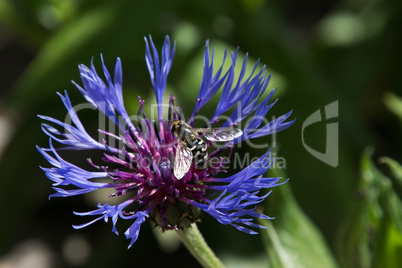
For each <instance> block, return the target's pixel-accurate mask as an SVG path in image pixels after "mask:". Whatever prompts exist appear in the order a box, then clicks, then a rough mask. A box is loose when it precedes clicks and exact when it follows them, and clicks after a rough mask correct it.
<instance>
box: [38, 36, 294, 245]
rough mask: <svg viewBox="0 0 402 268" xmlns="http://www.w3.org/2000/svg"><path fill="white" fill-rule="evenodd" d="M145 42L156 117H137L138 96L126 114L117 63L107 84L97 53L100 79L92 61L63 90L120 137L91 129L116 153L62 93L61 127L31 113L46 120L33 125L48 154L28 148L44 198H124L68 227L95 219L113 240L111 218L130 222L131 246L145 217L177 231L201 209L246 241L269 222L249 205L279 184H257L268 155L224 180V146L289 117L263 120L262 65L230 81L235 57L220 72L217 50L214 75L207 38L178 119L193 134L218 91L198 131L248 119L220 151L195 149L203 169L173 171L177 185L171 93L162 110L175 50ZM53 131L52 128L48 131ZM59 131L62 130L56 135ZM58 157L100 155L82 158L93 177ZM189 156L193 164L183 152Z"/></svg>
mask: <svg viewBox="0 0 402 268" xmlns="http://www.w3.org/2000/svg"><path fill="white" fill-rule="evenodd" d="M145 43H146V49H145V60H146V65H147V67H148V70H149V74H150V78H151V83H152V86H153V88H154V91H155V95H156V102H157V105H158V113H157V118H156V120H150V119H148V118H147V116H146V114H145V111H144V100H142V99H141V98H140V97H139V105H140V108H139V111H138V114H137V116H136V118H135V119H136V120H132V118H131V117H129V115H128V113H127V111H126V109H125V107H124V103H123V93H122V66H121V61H120V59H119V58H118V59H117V61H116V65H115V69H114V75H113V78H112V76H111V75H110V73H109V71H108V70H107V68H106V66H105V64H104V61H103V58H102V56H101V61H102V70H103V74H104V79H102V78H101V77H100V76H99V75H98V74H97V72H96V69H95V66H94V64H93V61H92V62H91V65H90V67H87V66H85V65H79V72H80V76H81V79H82V85H83V86H80V85H78V84H77V83H75V82H73V83H74V85H75V86H76V87H77V89H78V90H79V91H80V92H81V93H82V95H83V96H84V97H85V99H86V101H87V102H88V103H90V104H91V105H92V106H93V107H95V108H96V109H98V110H99V111H101V112H102V113H103V114H104V115H106V116H107V117H108V118H109V119H110V120H111V121H112V122H113V123H114V124H115V125H116V126H117V127H118V129H119V131H120V134H114V133H110V132H107V131H105V130H101V129H100V130H99V132H100V133H103V134H104V135H106V136H107V137H108V138H109V139H115V141H116V142H115V143H117V144H118V146H114V145H112V144H111V142H107V141H106V140H105V139H104V140H102V141H98V140H96V139H94V138H93V137H91V136H90V135H89V134H88V132H87V131H86V129H85V127H84V125H83V124H82V122H81V121H80V119H79V117H78V115H77V112H76V111H75V109H74V107H73V105H72V103H71V101H70V98H69V96H68V94H67V92H66V91H65V92H64V94H60V93H58V95H59V96H60V98H61V100H62V102H63V104H64V106H65V108H66V109H67V111H68V115H69V118H70V119H71V122H62V121H60V120H57V119H54V118H52V117H48V116H42V115H40V116H39V117H40V118H41V119H43V120H45V121H47V122H48V123H43V124H42V129H43V131H44V132H45V133H46V134H47V135H48V136H49V137H50V138H49V140H50V142H49V148H40V147H38V150H39V152H40V153H41V154H42V155H43V156H44V157H45V158H46V160H47V161H48V162H49V163H50V164H51V165H52V167H50V168H45V167H42V169H43V171H44V172H45V173H46V175H47V177H48V178H49V179H50V180H52V181H53V182H54V183H53V186H54V187H53V189H54V190H55V191H56V192H55V193H54V194H51V195H50V197H70V196H75V195H81V194H85V193H89V192H92V191H96V190H99V189H104V188H110V189H112V191H113V192H112V193H111V194H110V195H109V197H111V198H113V197H116V196H122V195H124V196H126V197H127V198H126V199H125V200H124V201H123V202H121V203H120V204H118V205H109V204H107V203H106V204H101V203H99V204H98V207H97V209H95V210H92V211H89V212H74V213H75V214H76V215H80V216H92V217H93V220H91V221H89V222H87V223H85V224H82V225H73V227H74V228H76V229H80V228H83V227H86V226H88V225H90V224H92V223H94V222H96V221H99V220H101V219H104V220H105V221H107V220H108V219H109V218H111V220H112V223H113V228H112V231H113V232H115V233H116V234H118V231H117V228H116V223H117V221H118V220H119V219H123V220H130V221H132V225H131V226H130V227H129V228H128V229H127V230H126V231H125V235H126V237H127V239H131V241H130V243H129V247H131V246H132V245H133V243H134V242H135V241H136V240H137V238H138V235H139V232H140V227H141V224H142V223H143V222H144V221H145V220H146V219H147V218H149V219H150V220H152V221H153V222H154V223H155V224H156V225H157V226H160V227H161V228H162V230H169V229H174V230H180V229H185V228H187V227H188V226H190V225H191V224H192V223H194V222H196V221H199V219H200V214H201V212H206V213H207V214H209V215H211V216H212V217H214V218H215V219H216V220H217V221H218V222H220V223H222V224H230V225H232V226H233V227H235V228H237V229H238V230H240V231H242V232H246V233H249V234H256V232H255V231H254V230H252V228H263V226H261V225H259V224H256V223H253V222H252V221H253V219H254V218H261V219H270V218H269V217H268V216H266V215H264V214H261V213H258V212H256V211H255V209H256V205H257V204H259V203H260V202H262V201H263V200H264V199H265V198H266V197H267V196H268V195H269V193H270V192H268V193H266V194H261V193H260V192H261V191H262V190H263V189H267V188H272V187H275V186H277V185H279V184H281V183H279V180H280V178H269V177H264V174H265V173H266V171H267V170H268V169H269V168H270V167H271V166H272V164H273V161H274V159H273V157H271V155H272V154H271V150H272V149H270V150H268V151H267V152H266V153H265V154H264V155H262V156H261V157H259V158H258V159H257V160H255V161H253V162H252V163H250V164H249V165H248V166H247V167H245V168H244V169H242V170H241V171H239V172H237V173H235V174H233V175H231V176H226V177H225V172H226V169H225V166H226V161H228V159H230V157H231V152H232V148H233V146H234V145H236V144H239V143H240V142H244V141H246V140H249V139H254V138H259V137H264V136H267V135H271V134H273V133H276V132H279V131H282V130H284V129H286V128H288V127H289V126H290V125H292V124H293V123H294V120H291V121H286V120H287V119H288V118H289V116H290V115H291V113H292V111H290V112H288V113H286V114H284V115H282V116H280V117H278V118H276V119H273V120H271V121H269V122H267V121H266V119H265V118H266V114H267V112H268V111H269V110H270V109H271V108H272V106H273V105H274V104H275V103H276V100H275V101H273V102H272V103H270V100H271V98H272V96H273V94H274V92H275V90H276V89H274V90H272V91H271V92H269V93H268V94H264V93H266V89H267V86H268V83H269V80H270V75H268V74H267V72H266V71H265V66H264V67H262V68H260V69H259V68H258V65H259V61H257V63H256V64H255V66H254V68H253V70H252V71H251V74H250V75H249V76H247V77H246V75H245V73H246V63H247V55H246V56H245V58H244V60H243V63H242V65H241V71H240V73H239V74H238V75H236V74H235V65H236V62H237V56H238V50H237V51H235V52H231V54H230V56H231V65H230V67H229V68H228V70H227V71H224V70H223V66H224V63H225V60H226V55H227V53H226V51H225V54H224V57H223V61H222V64H221V65H220V68H218V70H216V71H214V69H213V65H214V55H215V50H214V51H213V52H212V56H211V55H210V50H209V43H208V41H207V42H206V46H205V52H204V68H203V76H202V80H201V85H200V89H199V94H198V99H197V101H196V104H195V108H194V110H193V112H192V114H191V116H190V117H189V118H188V120H187V123H188V128H189V129H192V128H193V127H194V124H195V121H196V119H197V115H198V114H199V111H200V109H201V108H203V107H204V106H205V105H206V104H207V103H208V102H209V101H210V100H211V98H212V97H213V96H214V95H216V94H217V92H218V90H219V89H220V88H222V93H221V98H220V100H219V102H218V104H217V107H216V109H215V113H214V115H213V116H212V118H211V119H210V121H209V122H208V125H209V126H210V127H212V128H213V127H215V126H217V125H218V122H220V121H222V120H219V119H221V118H223V114H224V113H225V112H228V111H231V114H230V115H229V116H227V117H226V119H225V121H224V122H223V124H221V125H219V128H221V127H222V128H226V129H234V128H237V129H240V128H239V126H240V125H241V123H242V121H244V120H245V118H246V117H247V118H251V119H250V120H249V121H248V122H247V124H245V126H244V127H242V128H241V129H242V133H241V132H240V134H241V135H236V136H235V137H234V138H233V137H232V138H231V139H229V140H227V141H226V142H225V143H224V144H223V145H220V146H218V147H216V146H215V145H216V142H217V141H210V140H207V141H206V142H205V144H206V146H205V149H206V150H205V152H204V151H202V153H203V156H205V155H206V156H205V163H203V165H199V164H197V163H195V161H191V163H189V166H188V167H187V168H185V170H184V171H183V174H182V177H181V178H178V177H177V176H175V170H174V168H175V167H174V162H175V161H182V159H180V158H176V154H178V153H179V152H178V150H179V149H178V148H179V147H183V146H187V145H188V144H184V143H183V139H184V138H183V137H177V136H175V135H174V131H172V124H173V122H176V123H177V122H184V121H185V119H184V116H183V115H182V113H183V112H182V110H181V109H180V107H178V106H175V104H174V100H175V98H174V97H173V96H170V97H169V103H168V111H167V118H165V115H164V111H163V109H162V108H163V106H164V105H163V97H164V92H165V89H166V84H167V77H168V74H169V71H170V69H171V67H172V62H173V58H174V54H175V47H176V45H175V43H173V46H171V42H170V39H169V37H168V36H166V38H165V41H164V44H163V47H162V51H161V55H159V53H158V51H157V49H156V47H155V45H154V43H153V41H152V38H151V37H149V40H148V39H147V38H145ZM165 113H166V112H165ZM133 121H136V122H133ZM49 123H50V124H49ZM55 125H56V126H58V127H54V126H55ZM236 126H237V127H236ZM60 128H61V129H63V130H64V131H60V130H59V129H60ZM228 131H230V130H228ZM237 133H239V131H238V132H237ZM202 137H203V136H202V134H200V136H199V139H200V140H203V138H202ZM54 141H56V142H58V143H60V144H62V145H63V146H62V147H61V148H58V149H56V148H55V147H54V146H53V142H54ZM59 150H87V151H88V150H96V151H100V152H103V157H102V158H101V159H88V161H89V163H90V164H91V165H92V166H93V170H86V169H83V168H81V167H79V166H77V165H75V164H73V163H70V162H68V161H66V160H65V159H63V158H62V157H61V156H60V154H59ZM224 151H229V156H228V157H221V156H219V155H220V154H221V153H223V152H224ZM187 152H188V150H187ZM200 152H201V151H200ZM190 157H194V160H196V157H195V156H193V155H191V154H190ZM100 178H108V180H109V182H99V180H98V179H100Z"/></svg>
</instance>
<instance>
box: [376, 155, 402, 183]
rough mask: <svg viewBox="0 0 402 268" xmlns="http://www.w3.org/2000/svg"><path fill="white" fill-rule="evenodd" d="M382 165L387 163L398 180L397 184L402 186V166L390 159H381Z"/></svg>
mask: <svg viewBox="0 0 402 268" xmlns="http://www.w3.org/2000/svg"><path fill="white" fill-rule="evenodd" d="M379 162H380V163H385V164H387V165H388V167H389V168H390V169H391V171H392V174H393V175H394V176H395V178H396V179H397V182H398V183H399V184H400V185H401V186H402V166H401V164H399V163H398V162H397V161H395V160H393V159H391V158H389V157H381V158H380V159H379Z"/></svg>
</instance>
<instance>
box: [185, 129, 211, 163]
mask: <svg viewBox="0 0 402 268" xmlns="http://www.w3.org/2000/svg"><path fill="white" fill-rule="evenodd" d="M186 145H187V146H188V148H189V149H190V150H191V152H192V154H193V161H194V164H195V167H197V168H200V167H202V166H203V165H204V163H205V161H206V160H207V159H208V153H207V144H206V143H205V142H204V140H203V139H201V138H199V137H197V138H196V139H194V140H193V141H190V140H187V141H186Z"/></svg>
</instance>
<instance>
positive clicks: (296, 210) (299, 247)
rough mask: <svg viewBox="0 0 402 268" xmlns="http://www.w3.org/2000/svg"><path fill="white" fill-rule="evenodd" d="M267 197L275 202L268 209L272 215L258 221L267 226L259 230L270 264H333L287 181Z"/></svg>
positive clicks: (278, 265)
mask: <svg viewBox="0 0 402 268" xmlns="http://www.w3.org/2000/svg"><path fill="white" fill-rule="evenodd" d="M275 173H276V174H275V175H274V176H275V177H276V176H282V177H283V175H282V174H281V175H279V173H278V171H275ZM269 200H270V202H272V203H273V204H274V205H275V206H274V207H272V208H271V209H270V210H269V211H270V213H272V214H273V215H275V217H276V219H275V220H272V221H263V222H262V223H263V224H264V225H265V226H267V227H268V228H267V229H266V230H264V231H262V234H263V239H264V243H265V246H266V251H267V253H268V258H269V260H270V262H271V264H272V267H287V268H288V267H297V268H300V267H308V268H310V267H337V264H336V262H335V260H334V258H333V256H332V254H331V251H330V250H329V248H328V246H327V244H326V242H325V240H324V238H323V237H322V235H321V233H320V231H319V230H318V229H317V227H316V226H315V225H314V224H313V223H312V222H311V221H310V220H309V218H308V217H307V216H306V215H305V214H304V212H303V211H302V210H301V209H300V207H299V206H298V204H297V202H296V200H295V199H294V197H293V194H292V191H291V189H290V186H289V185H288V184H285V185H282V186H280V187H278V188H275V189H274V191H273V193H272V196H271V198H269Z"/></svg>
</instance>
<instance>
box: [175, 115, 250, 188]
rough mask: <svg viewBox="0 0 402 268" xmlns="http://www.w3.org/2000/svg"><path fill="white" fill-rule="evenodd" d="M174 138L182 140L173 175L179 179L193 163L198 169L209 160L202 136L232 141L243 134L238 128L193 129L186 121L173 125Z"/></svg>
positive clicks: (178, 145)
mask: <svg viewBox="0 0 402 268" xmlns="http://www.w3.org/2000/svg"><path fill="white" fill-rule="evenodd" d="M172 134H173V136H175V137H177V138H179V139H180V141H179V143H178V144H177V148H176V156H175V159H174V169H173V173H174V175H175V176H176V178H177V179H179V180H180V179H181V178H183V176H184V175H185V174H186V173H187V171H188V170H189V169H190V166H191V161H192V160H193V159H194V165H195V167H197V168H200V167H202V166H203V165H204V164H205V162H206V161H207V159H208V153H207V148H208V146H207V144H206V143H205V142H204V140H203V139H202V137H201V136H200V135H203V137H205V138H206V139H208V140H210V141H214V142H216V141H231V140H234V139H235V138H237V137H239V136H240V135H242V134H243V132H242V131H241V130H240V129H238V128H233V127H225V128H223V127H221V128H192V127H191V126H189V125H188V124H187V123H186V122H184V121H180V120H177V121H174V122H173V123H172Z"/></svg>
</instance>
